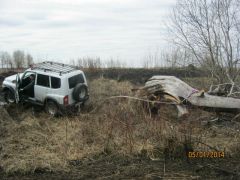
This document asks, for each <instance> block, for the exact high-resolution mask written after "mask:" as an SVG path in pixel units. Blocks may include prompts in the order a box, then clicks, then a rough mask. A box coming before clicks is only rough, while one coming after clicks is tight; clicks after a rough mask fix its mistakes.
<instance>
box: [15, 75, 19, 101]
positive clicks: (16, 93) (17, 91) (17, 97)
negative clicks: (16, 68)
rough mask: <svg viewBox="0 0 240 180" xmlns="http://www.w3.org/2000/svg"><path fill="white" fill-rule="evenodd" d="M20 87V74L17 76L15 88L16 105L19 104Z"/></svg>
mask: <svg viewBox="0 0 240 180" xmlns="http://www.w3.org/2000/svg"><path fill="white" fill-rule="evenodd" d="M19 86H20V75H19V73H18V74H17V76H16V87H15V100H16V103H18V102H19Z"/></svg>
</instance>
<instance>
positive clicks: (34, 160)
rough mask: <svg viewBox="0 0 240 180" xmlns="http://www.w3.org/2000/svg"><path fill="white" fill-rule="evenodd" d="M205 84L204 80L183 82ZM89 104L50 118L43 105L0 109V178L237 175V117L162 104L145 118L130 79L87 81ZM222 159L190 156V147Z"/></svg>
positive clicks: (239, 123)
mask: <svg viewBox="0 0 240 180" xmlns="http://www.w3.org/2000/svg"><path fill="white" fill-rule="evenodd" d="M186 80H187V81H188V82H190V83H191V84H192V85H193V86H194V87H196V88H200V87H203V86H204V87H203V88H205V86H206V87H208V86H207V84H206V79H204V78H202V79H186ZM89 86H90V87H89V88H90V97H91V99H90V101H89V102H88V104H86V107H85V108H84V109H83V110H82V112H81V113H80V114H78V115H69V116H65V117H59V118H51V117H49V116H48V115H46V114H45V113H44V112H43V111H42V109H41V108H39V107H31V106H28V105H24V106H16V105H12V106H5V107H1V108H0V114H1V118H0V176H1V177H2V179H50V178H51V179H52V178H55V179H95V178H100V179H123V178H124V179H125V178H126V179H136V178H139V179H239V178H240V174H239V172H240V160H239V159H240V153H239V152H240V143H239V142H240V133H239V130H240V119H239V118H234V117H235V115H234V114H226V113H217V112H206V111H203V110H201V109H196V108H192V107H189V108H190V114H189V115H188V116H185V117H184V118H181V119H179V118H177V113H176V109H175V107H172V106H162V107H161V108H160V112H159V114H158V115H156V116H154V117H153V116H150V115H149V113H148V112H146V110H145V109H144V108H143V106H142V103H140V102H136V101H133V100H126V99H112V100H106V98H107V97H109V96H114V95H129V96H133V95H134V94H133V93H132V92H131V89H132V88H133V87H134V85H133V84H131V83H130V82H127V81H122V82H118V81H115V80H109V79H104V78H100V79H95V80H92V81H90V82H89ZM192 151H195V152H200V151H201V152H213V151H214V152H216V151H220V152H222V151H223V152H224V157H208V158H207V157H205V158H204V157H201V158H200V157H198V158H189V157H188V153H189V152H192Z"/></svg>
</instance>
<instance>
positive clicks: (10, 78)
mask: <svg viewBox="0 0 240 180" xmlns="http://www.w3.org/2000/svg"><path fill="white" fill-rule="evenodd" d="M22 75H23V73H19V76H20V78H21V77H22ZM16 77H17V74H14V75H11V76H8V77H6V78H5V79H4V81H8V82H13V81H15V80H16Z"/></svg>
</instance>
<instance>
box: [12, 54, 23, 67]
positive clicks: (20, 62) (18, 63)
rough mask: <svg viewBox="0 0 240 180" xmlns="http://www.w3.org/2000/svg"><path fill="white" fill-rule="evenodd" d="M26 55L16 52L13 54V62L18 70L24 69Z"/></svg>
mask: <svg viewBox="0 0 240 180" xmlns="http://www.w3.org/2000/svg"><path fill="white" fill-rule="evenodd" d="M24 57H25V54H24V52H23V51H20V50H16V51H14V52H13V60H14V63H15V65H16V68H23V66H24V59H25V58H24Z"/></svg>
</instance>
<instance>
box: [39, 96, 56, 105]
mask: <svg viewBox="0 0 240 180" xmlns="http://www.w3.org/2000/svg"><path fill="white" fill-rule="evenodd" d="M47 101H53V102H55V103H56V104H57V105H58V106H59V103H58V102H57V101H56V100H55V99H54V98H51V97H46V98H45V99H44V101H43V102H44V106H45V105H46V103H47Z"/></svg>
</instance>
